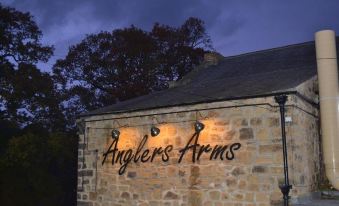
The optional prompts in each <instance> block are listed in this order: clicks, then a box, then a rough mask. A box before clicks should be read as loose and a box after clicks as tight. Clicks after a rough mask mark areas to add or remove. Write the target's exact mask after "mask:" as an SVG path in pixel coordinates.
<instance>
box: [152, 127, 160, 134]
mask: <svg viewBox="0 0 339 206" xmlns="http://www.w3.org/2000/svg"><path fill="white" fill-rule="evenodd" d="M159 134H160V129H159V128H158V127H155V126H153V127H152V128H151V135H152V137H155V136H158V135H159Z"/></svg>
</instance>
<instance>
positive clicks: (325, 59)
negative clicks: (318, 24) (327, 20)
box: [315, 30, 339, 190]
mask: <svg viewBox="0 0 339 206" xmlns="http://www.w3.org/2000/svg"><path fill="white" fill-rule="evenodd" d="M315 47H316V54H317V55H316V56H317V68H318V81H319V99H320V115H321V117H320V118H321V132H322V145H323V154H324V163H325V169H326V176H327V178H328V179H329V181H330V183H331V184H332V186H333V187H334V188H335V189H337V190H338V189H339V132H338V131H339V129H338V127H339V118H338V112H339V104H338V103H339V101H338V98H339V96H338V89H339V88H338V63H337V52H336V43H335V33H334V31H331V30H323V31H319V32H317V33H315Z"/></svg>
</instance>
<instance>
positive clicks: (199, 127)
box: [194, 121, 205, 132]
mask: <svg viewBox="0 0 339 206" xmlns="http://www.w3.org/2000/svg"><path fill="white" fill-rule="evenodd" d="M204 128H205V125H204V124H203V123H201V122H199V121H196V122H195V123H194V129H195V131H196V132H201V131H202V130H203V129H204Z"/></svg>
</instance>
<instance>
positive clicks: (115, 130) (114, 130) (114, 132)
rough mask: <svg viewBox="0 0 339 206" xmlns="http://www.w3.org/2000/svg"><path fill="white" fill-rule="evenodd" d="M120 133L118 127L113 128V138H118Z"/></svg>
mask: <svg viewBox="0 0 339 206" xmlns="http://www.w3.org/2000/svg"><path fill="white" fill-rule="evenodd" d="M119 135H120V132H119V130H117V129H113V130H112V139H116V138H118V137H119Z"/></svg>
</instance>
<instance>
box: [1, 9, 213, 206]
mask: <svg viewBox="0 0 339 206" xmlns="http://www.w3.org/2000/svg"><path fill="white" fill-rule="evenodd" d="M41 38H42V32H41V30H40V29H39V28H38V26H37V25H36V23H35V22H34V20H33V17H32V16H31V15H30V14H29V13H22V12H20V11H17V10H15V9H13V8H10V7H4V6H2V5H1V4H0V202H1V205H8V206H11V205H38V206H39V205H74V204H75V200H76V198H75V197H76V192H75V191H76V181H77V178H76V176H77V142H78V141H77V137H76V135H75V127H74V126H75V118H76V116H77V115H78V114H79V113H81V112H84V111H88V110H92V109H96V108H99V107H102V106H106V105H109V104H113V103H116V102H117V101H122V100H126V99H130V98H133V97H137V96H140V95H144V94H148V93H150V92H152V91H156V90H161V89H164V88H166V87H167V86H168V82H169V81H173V80H178V79H181V78H182V77H183V76H184V75H185V74H186V73H188V72H189V71H191V70H192V69H193V68H194V66H195V65H197V64H199V63H200V61H201V60H202V57H203V54H204V52H205V50H206V49H211V48H212V47H211V41H210V38H209V37H208V35H207V34H206V31H205V27H204V23H203V22H202V21H201V20H199V19H196V18H189V19H188V20H187V21H185V22H184V24H183V25H181V26H179V27H170V26H167V25H162V24H159V23H156V24H154V26H153V28H152V30H151V31H144V30H142V29H139V28H137V27H135V26H130V27H128V28H124V29H115V30H113V31H112V32H100V33H98V34H90V35H88V36H87V37H86V38H85V39H83V40H82V41H81V42H80V43H79V44H77V45H74V46H71V47H70V49H69V52H68V54H67V56H66V58H64V59H60V60H58V61H57V63H56V64H55V66H54V67H53V74H52V75H51V74H49V73H46V72H42V71H40V70H39V68H38V67H37V63H38V62H46V61H48V59H49V58H50V57H51V55H52V54H53V47H52V46H48V45H43V44H42V43H41ZM18 197H19V198H18Z"/></svg>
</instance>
